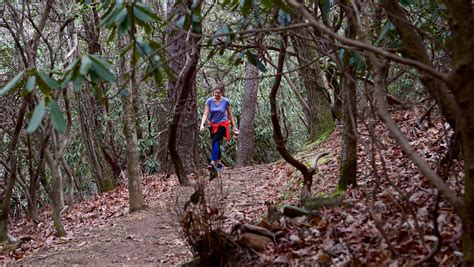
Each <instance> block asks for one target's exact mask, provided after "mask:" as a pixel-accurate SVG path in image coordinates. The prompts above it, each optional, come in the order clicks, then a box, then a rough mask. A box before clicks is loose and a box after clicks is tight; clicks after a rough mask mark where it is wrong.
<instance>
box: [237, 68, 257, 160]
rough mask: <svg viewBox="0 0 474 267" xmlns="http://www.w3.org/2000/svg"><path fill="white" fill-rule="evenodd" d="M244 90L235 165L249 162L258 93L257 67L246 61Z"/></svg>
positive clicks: (252, 146)
mask: <svg viewBox="0 0 474 267" xmlns="http://www.w3.org/2000/svg"><path fill="white" fill-rule="evenodd" d="M245 77H246V78H248V79H247V80H246V81H245V89H244V90H245V91H244V96H243V106H242V111H241V114H240V125H239V129H240V135H239V142H238V144H237V167H242V166H247V165H249V164H250V163H251V160H252V155H253V148H254V146H255V144H254V142H253V132H254V121H255V109H256V104H257V93H258V78H257V77H258V69H257V67H255V66H254V65H252V64H250V63H247V64H246V66H245Z"/></svg>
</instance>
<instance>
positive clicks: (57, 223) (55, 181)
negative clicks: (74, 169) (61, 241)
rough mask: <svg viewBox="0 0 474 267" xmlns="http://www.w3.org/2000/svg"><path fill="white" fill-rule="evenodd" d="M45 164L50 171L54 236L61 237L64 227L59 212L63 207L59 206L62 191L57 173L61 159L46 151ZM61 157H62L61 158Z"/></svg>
mask: <svg viewBox="0 0 474 267" xmlns="http://www.w3.org/2000/svg"><path fill="white" fill-rule="evenodd" d="M45 156H46V162H47V163H48V166H49V169H50V171H51V178H52V179H51V194H50V197H51V203H52V204H53V223H54V228H55V229H56V235H57V236H59V237H61V236H65V235H66V231H65V230H64V225H63V222H62V220H61V210H62V208H63V205H61V194H62V190H63V186H62V178H61V174H60V173H59V164H60V163H61V159H58V158H56V156H57V155H56V153H54V154H53V155H52V153H51V152H50V151H49V150H48V148H47V149H46V152H45ZM61 157H62V156H61Z"/></svg>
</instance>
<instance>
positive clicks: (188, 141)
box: [167, 0, 199, 175]
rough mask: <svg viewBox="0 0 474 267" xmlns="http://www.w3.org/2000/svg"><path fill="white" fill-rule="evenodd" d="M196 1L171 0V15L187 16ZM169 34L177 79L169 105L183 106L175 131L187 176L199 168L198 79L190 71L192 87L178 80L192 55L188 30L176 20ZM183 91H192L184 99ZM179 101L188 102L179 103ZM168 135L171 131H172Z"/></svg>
mask: <svg viewBox="0 0 474 267" xmlns="http://www.w3.org/2000/svg"><path fill="white" fill-rule="evenodd" d="M192 3H193V1H190V0H185V1H181V2H180V1H173V0H169V1H168V10H169V12H168V18H172V17H176V18H178V17H179V16H182V15H184V14H185V12H186V10H187V9H190V8H191V6H192ZM167 33H168V35H167V37H168V39H167V47H168V57H169V58H170V62H169V67H170V69H171V70H172V71H173V72H174V74H175V75H176V79H170V80H169V82H168V102H169V103H170V105H169V107H175V106H176V105H180V106H181V107H182V108H180V110H179V112H180V114H181V117H180V118H179V120H178V123H179V124H178V126H177V130H176V133H175V134H176V135H177V136H176V140H179V142H177V143H176V146H177V147H176V149H177V153H178V154H179V156H180V158H181V160H182V164H183V171H184V175H187V174H191V173H196V168H197V157H196V150H197V141H196V140H197V138H198V125H197V123H198V122H197V120H198V119H197V99H196V82H195V77H196V73H190V74H191V76H189V79H191V80H189V81H185V82H184V83H186V84H187V85H186V86H189V88H184V87H182V86H183V84H184V83H181V84H179V83H178V80H179V79H180V77H179V75H180V73H183V71H182V70H183V69H185V68H186V66H185V62H186V57H187V55H188V52H186V49H187V48H189V46H188V45H187V44H186V36H187V35H186V32H185V31H182V30H177V26H176V24H175V23H174V22H173V23H171V24H170V26H169V27H168V29H167ZM191 39H193V41H192V42H194V44H195V43H196V40H197V39H196V37H191ZM194 44H192V45H194ZM198 59H199V57H198ZM192 60H193V62H192V63H191V64H193V65H194V66H191V68H192V69H196V67H197V63H198V60H197V59H192ZM184 75H187V74H184ZM181 90H189V92H188V93H187V94H186V98H184V99H181V98H180V96H181ZM178 101H185V102H184V103H178ZM171 109H173V108H171ZM175 112H176V110H175ZM173 116H174V115H172V117H173ZM168 134H171V133H170V132H168ZM168 146H169V145H168ZM170 153H171V152H170ZM175 167H176V166H175Z"/></svg>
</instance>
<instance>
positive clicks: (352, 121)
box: [337, 0, 357, 190]
mask: <svg viewBox="0 0 474 267" xmlns="http://www.w3.org/2000/svg"><path fill="white" fill-rule="evenodd" d="M347 4H348V3H347V1H344V0H343V3H340V6H341V8H342V9H343V10H344V12H345V13H346V14H347V13H348V12H350V9H348V8H347ZM346 34H347V35H348V36H350V37H351V38H352V37H354V36H355V29H354V28H353V27H352V25H351V26H350V27H349V29H348V30H347V33H346ZM352 53H353V52H351V51H349V50H346V51H345V54H344V59H343V62H342V64H343V68H344V69H343V70H341V73H342V75H343V76H342V91H341V95H342V141H341V143H342V145H341V159H340V164H339V182H338V185H337V187H338V188H339V189H341V190H345V189H346V188H347V186H349V185H353V186H356V185H357V178H356V174H357V94H356V90H357V84H356V78H355V77H356V73H355V70H354V68H353V67H352V66H351V65H350V64H349V60H350V58H351V54H352Z"/></svg>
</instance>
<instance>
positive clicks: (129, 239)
mask: <svg viewBox="0 0 474 267" xmlns="http://www.w3.org/2000/svg"><path fill="white" fill-rule="evenodd" d="M271 168H272V167H269V166H268V165H261V166H253V167H251V168H239V169H224V175H223V179H222V182H223V184H222V185H223V188H224V192H226V193H227V194H226V210H225V214H226V218H227V219H226V221H225V225H226V228H228V227H230V226H231V225H233V224H234V223H235V222H238V221H248V220H254V219H259V218H261V217H262V215H263V214H265V210H266V207H265V201H266V200H269V199H274V198H276V197H277V196H279V195H280V192H281V189H282V186H281V185H278V183H275V182H276V180H275V177H273V174H272V173H274V172H272V171H271ZM219 181H220V180H219V179H216V180H214V181H213V182H212V183H219ZM193 191H194V189H193V188H192V187H187V188H183V187H175V188H174V189H173V190H170V192H168V193H164V194H163V195H162V196H160V201H157V202H153V203H150V205H149V207H148V208H147V209H146V210H143V211H140V212H138V213H134V214H131V215H126V216H123V217H120V218H116V219H113V220H111V221H109V222H108V223H107V224H106V225H103V226H100V227H95V228H94V229H90V228H87V229H84V231H81V232H80V233H79V234H76V235H75V236H73V237H69V238H67V239H65V240H64V242H63V243H60V244H55V245H54V246H51V247H49V248H44V249H42V250H40V251H39V252H36V253H34V254H32V255H29V256H27V257H25V258H24V259H22V260H20V261H18V262H16V263H17V264H26V265H30V264H31V265H57V264H66V265H72V264H79V265H115V264H118V265H121V264H122V265H123V264H127V265H148V266H160V265H166V266H169V265H172V266H173V265H179V263H183V262H185V261H187V260H189V259H190V257H191V253H190V251H189V249H188V247H187V245H186V242H185V240H184V239H183V238H182V237H181V236H180V235H179V225H178V223H177V222H175V221H176V219H175V218H176V217H175V216H172V214H170V211H169V207H170V206H172V205H175V204H172V203H175V201H174V198H175V197H176V196H177V195H179V196H181V202H182V201H184V200H185V199H187V198H188V196H189V195H190V194H191V193H192V192H193Z"/></svg>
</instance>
